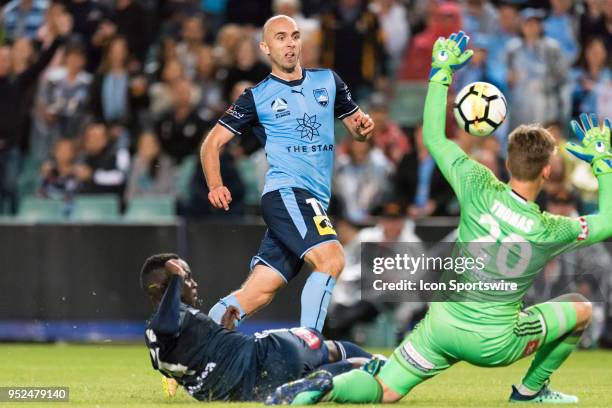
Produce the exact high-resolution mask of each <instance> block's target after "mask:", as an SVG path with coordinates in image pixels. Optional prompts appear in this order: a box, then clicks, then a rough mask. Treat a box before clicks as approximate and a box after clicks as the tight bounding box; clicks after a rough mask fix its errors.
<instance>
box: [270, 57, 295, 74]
mask: <svg viewBox="0 0 612 408" xmlns="http://www.w3.org/2000/svg"><path fill="white" fill-rule="evenodd" d="M284 59H285V56H284V55H283V57H282V58H280V60H276V58H275V59H274V61H273V62H274V63H275V64H276V65H277V66H278V67H279V68H280V70H281V71H283V72H284V73H285V74H292V73H293V72H295V68H296V67H297V66H298V64H299V62H300V55H299V54H298V53H295V62H294V63H288V62H285V61H284Z"/></svg>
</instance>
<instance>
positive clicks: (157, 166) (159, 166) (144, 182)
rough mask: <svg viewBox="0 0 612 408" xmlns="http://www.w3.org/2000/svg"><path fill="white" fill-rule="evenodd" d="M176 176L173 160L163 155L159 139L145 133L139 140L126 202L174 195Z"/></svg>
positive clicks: (126, 190)
mask: <svg viewBox="0 0 612 408" xmlns="http://www.w3.org/2000/svg"><path fill="white" fill-rule="evenodd" d="M175 176H176V169H175V168H174V166H173V165H172V159H170V158H169V157H168V156H166V155H165V154H163V153H162V151H161V147H160V146H159V141H158V140H157V137H156V136H155V135H154V134H153V133H148V132H145V133H143V134H142V135H140V138H139V139H138V149H137V150H136V154H135V155H134V157H133V161H132V168H131V169H130V174H129V176H128V182H127V186H126V189H125V201H126V202H129V201H130V200H131V199H132V198H134V197H141V196H152V195H153V196H154V195H171V194H173V193H174V184H175Z"/></svg>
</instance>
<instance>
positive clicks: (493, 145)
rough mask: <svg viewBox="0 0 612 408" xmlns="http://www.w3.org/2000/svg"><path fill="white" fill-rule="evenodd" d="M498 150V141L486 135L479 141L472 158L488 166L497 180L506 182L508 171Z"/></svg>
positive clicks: (499, 147) (499, 148)
mask: <svg viewBox="0 0 612 408" xmlns="http://www.w3.org/2000/svg"><path fill="white" fill-rule="evenodd" d="M500 150H501V146H500V143H499V141H498V140H497V139H496V138H494V137H487V138H484V139H483V140H482V141H481V143H480V145H479V146H478V148H477V149H476V150H475V151H474V153H473V154H472V158H473V159H474V160H476V161H478V162H479V163H480V164H482V165H484V166H486V167H488V168H489V169H490V170H491V171H492V172H493V174H494V175H495V177H497V178H498V179H499V180H501V181H503V182H506V181H508V180H509V177H508V171H507V169H506V162H505V160H504V158H503V157H502V156H501V151H500Z"/></svg>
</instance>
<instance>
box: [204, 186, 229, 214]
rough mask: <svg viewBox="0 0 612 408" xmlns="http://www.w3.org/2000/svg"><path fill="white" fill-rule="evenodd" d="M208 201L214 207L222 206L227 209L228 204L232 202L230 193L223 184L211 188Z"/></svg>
mask: <svg viewBox="0 0 612 408" xmlns="http://www.w3.org/2000/svg"><path fill="white" fill-rule="evenodd" d="M208 201H210V204H211V205H212V206H213V207H215V208H223V209H224V210H225V211H228V210H229V205H230V203H231V202H232V193H230V191H229V190H228V189H227V187H225V186H219V187H216V188H213V189H212V190H210V192H209V193H208Z"/></svg>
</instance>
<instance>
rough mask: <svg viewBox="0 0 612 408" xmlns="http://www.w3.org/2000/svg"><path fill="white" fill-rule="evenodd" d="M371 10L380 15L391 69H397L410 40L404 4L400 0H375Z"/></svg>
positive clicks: (380, 23)
mask: <svg viewBox="0 0 612 408" xmlns="http://www.w3.org/2000/svg"><path fill="white" fill-rule="evenodd" d="M370 10H371V11H372V12H373V13H374V14H376V17H378V23H379V25H380V27H381V29H382V32H383V35H384V43H385V49H386V51H387V54H388V55H389V57H390V64H391V69H392V70H393V71H395V70H396V69H397V68H398V67H399V64H400V61H401V59H402V55H404V49H405V48H406V44H408V40H410V25H409V24H408V17H407V16H406V8H405V6H404V4H402V3H400V2H399V1H398V0H374V1H372V2H370Z"/></svg>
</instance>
